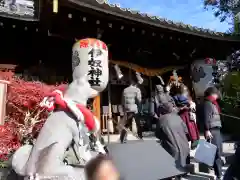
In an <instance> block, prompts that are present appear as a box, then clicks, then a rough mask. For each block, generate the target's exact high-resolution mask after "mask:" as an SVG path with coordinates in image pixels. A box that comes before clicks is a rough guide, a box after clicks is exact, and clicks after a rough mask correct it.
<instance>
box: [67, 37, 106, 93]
mask: <svg viewBox="0 0 240 180" xmlns="http://www.w3.org/2000/svg"><path fill="white" fill-rule="evenodd" d="M72 53H73V54H72V68H73V79H79V78H81V77H84V76H87V78H88V82H89V84H90V85H91V87H92V89H94V90H96V91H98V92H101V91H103V90H104V89H105V88H106V86H107V84H108V77H109V71H108V48H107V45H106V44H105V43H104V42H102V41H100V40H98V39H91V38H88V39H83V40H80V41H77V42H76V43H75V44H74V45H73V50H72Z"/></svg>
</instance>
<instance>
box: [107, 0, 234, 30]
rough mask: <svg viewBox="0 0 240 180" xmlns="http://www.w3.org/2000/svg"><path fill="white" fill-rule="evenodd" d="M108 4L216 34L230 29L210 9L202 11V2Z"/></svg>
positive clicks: (112, 0) (168, 0) (161, 0)
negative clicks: (118, 5) (204, 29)
mask: <svg viewBox="0 0 240 180" xmlns="http://www.w3.org/2000/svg"><path fill="white" fill-rule="evenodd" d="M109 2H110V3H113V4H115V3H117V4H120V6H121V7H123V8H131V9H134V10H139V11H140V12H142V13H148V14H150V15H154V16H160V17H162V18H166V19H169V20H172V21H175V22H183V23H184V24H190V25H193V26H197V27H202V28H206V29H210V30H214V31H218V32H226V31H227V30H228V29H229V28H230V27H231V25H229V23H228V22H223V23H221V22H220V20H219V19H218V18H216V17H214V15H213V10H212V9H211V8H209V9H208V10H206V9H204V6H203V2H204V0H109Z"/></svg>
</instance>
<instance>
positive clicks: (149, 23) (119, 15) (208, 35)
mask: <svg viewBox="0 0 240 180" xmlns="http://www.w3.org/2000/svg"><path fill="white" fill-rule="evenodd" d="M68 1H69V2H70V3H72V4H77V5H78V6H81V7H85V8H89V9H93V10H96V11H99V12H102V13H106V14H110V15H113V16H117V17H120V18H124V19H127V20H130V21H135V22H139V23H143V24H147V25H151V26H155V27H158V28H164V29H169V30H172V31H176V32H181V33H186V34H189V35H195V36H199V37H203V38H209V39H216V40H221V41H232V42H239V41H240V38H239V37H237V36H230V37H226V36H216V35H212V34H207V33H206V34H204V33H201V32H199V33H198V32H194V31H191V30H190V31H189V30H184V29H180V28H178V27H170V26H167V25H162V24H160V23H154V22H151V21H147V20H143V19H139V18H136V17H129V16H126V15H123V14H120V13H117V12H114V11H112V10H110V8H109V9H107V10H106V9H103V8H100V7H97V6H93V5H92V4H88V3H86V2H83V1H78V0H68ZM77 8H78V7H77Z"/></svg>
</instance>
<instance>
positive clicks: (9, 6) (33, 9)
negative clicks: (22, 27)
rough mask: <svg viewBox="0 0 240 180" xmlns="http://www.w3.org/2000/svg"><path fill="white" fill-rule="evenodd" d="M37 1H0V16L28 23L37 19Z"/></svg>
mask: <svg viewBox="0 0 240 180" xmlns="http://www.w3.org/2000/svg"><path fill="white" fill-rule="evenodd" d="M39 2H40V1H39V0H0V16H3V17H10V18H14V19H22V20H28V21H36V20H38V19H39Z"/></svg>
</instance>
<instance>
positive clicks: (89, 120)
mask: <svg viewBox="0 0 240 180" xmlns="http://www.w3.org/2000/svg"><path fill="white" fill-rule="evenodd" d="M48 97H49V98H53V99H54V105H53V106H51V107H47V109H48V111H53V110H54V109H56V108H58V109H61V110H63V111H70V110H69V108H68V107H67V103H66V102H65V101H64V99H62V97H61V96H60V94H59V93H56V92H55V91H54V92H52V93H51V94H49V95H48ZM76 106H77V107H78V108H79V109H80V111H81V112H82V113H83V116H84V123H85V125H86V127H87V128H88V130H89V131H93V130H95V128H96V124H95V120H94V117H93V114H92V112H91V111H90V110H89V109H88V108H86V107H85V106H83V105H81V104H76Z"/></svg>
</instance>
